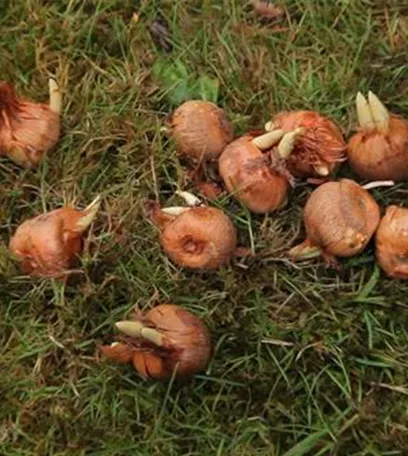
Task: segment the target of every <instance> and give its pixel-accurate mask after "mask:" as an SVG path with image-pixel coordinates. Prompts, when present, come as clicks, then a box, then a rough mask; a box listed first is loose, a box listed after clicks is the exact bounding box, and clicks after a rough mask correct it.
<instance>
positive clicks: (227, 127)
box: [170, 100, 233, 162]
mask: <svg viewBox="0 0 408 456" xmlns="http://www.w3.org/2000/svg"><path fill="white" fill-rule="evenodd" d="M170 126H171V134H172V136H173V138H174V141H175V143H176V148H177V151H178V152H179V154H180V155H182V156H184V157H187V158H189V159H190V160H192V161H195V162H201V161H206V160H209V159H213V158H217V157H218V156H219V155H220V154H221V152H222V151H223V150H224V148H225V146H226V145H227V144H229V143H230V142H231V141H232V139H233V130H232V126H231V124H230V123H229V121H228V119H227V116H226V114H225V112H224V110H223V109H221V108H219V107H218V106H216V105H215V104H214V103H211V102H209V101H202V100H190V101H186V102H185V103H183V104H182V105H181V106H179V107H178V108H177V109H176V110H175V111H174V113H173V114H172V116H171V119H170Z"/></svg>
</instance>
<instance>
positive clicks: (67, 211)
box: [9, 197, 100, 279]
mask: <svg viewBox="0 0 408 456" xmlns="http://www.w3.org/2000/svg"><path fill="white" fill-rule="evenodd" d="M99 206H100V198H99V197H97V198H95V200H94V201H93V202H92V203H91V204H90V205H89V206H88V207H87V208H85V209H84V210H76V209H74V208H72V207H70V206H67V207H63V208H61V209H55V210H53V211H50V212H47V213H46V214H42V215H38V216H37V217H34V218H32V219H29V220H26V221H25V222H23V223H22V224H21V225H20V226H19V227H18V228H17V230H16V232H15V233H14V235H13V237H12V238H11V240H10V245H9V249H10V252H11V253H12V254H13V255H14V256H15V257H16V259H17V260H18V262H19V265H20V268H21V270H22V271H23V272H24V273H25V274H28V275H32V276H35V277H49V278H57V279H63V278H64V277H66V276H67V275H68V274H69V269H70V268H71V267H72V265H73V263H74V261H75V258H76V257H77V255H79V254H80V252H81V250H82V237H83V235H84V233H85V231H86V230H87V229H88V228H89V226H90V225H91V223H92V222H93V221H94V219H95V217H96V215H97V212H98V210H99Z"/></svg>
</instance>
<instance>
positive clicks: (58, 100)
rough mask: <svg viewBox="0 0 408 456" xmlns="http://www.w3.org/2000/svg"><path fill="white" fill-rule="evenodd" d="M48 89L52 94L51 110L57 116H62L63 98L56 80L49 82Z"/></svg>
mask: <svg viewBox="0 0 408 456" xmlns="http://www.w3.org/2000/svg"><path fill="white" fill-rule="evenodd" d="M48 89H49V94H50V109H51V111H52V112H55V113H56V114H61V109H62V96H61V92H60V89H59V87H58V84H57V81H56V80H55V79H51V78H50V79H49V80H48Z"/></svg>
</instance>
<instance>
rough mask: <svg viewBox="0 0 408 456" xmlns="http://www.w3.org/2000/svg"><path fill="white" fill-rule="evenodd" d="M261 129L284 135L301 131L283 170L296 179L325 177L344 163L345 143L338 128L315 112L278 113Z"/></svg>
mask: <svg viewBox="0 0 408 456" xmlns="http://www.w3.org/2000/svg"><path fill="white" fill-rule="evenodd" d="M265 127H266V129H267V130H269V131H270V130H272V129H282V130H283V131H285V132H288V131H293V130H295V129H296V128H302V134H301V135H300V136H299V138H297V140H296V142H295V145H294V147H293V151H292V153H291V154H290V156H289V157H288V159H287V168H288V170H289V172H290V173H291V174H293V175H294V176H296V177H315V176H322V177H326V176H328V175H330V174H331V173H332V172H333V171H334V169H335V167H336V166H337V165H338V164H339V163H340V162H342V161H344V160H345V159H346V155H345V150H346V143H345V141H344V138H343V134H342V132H341V130H340V128H339V127H338V126H337V125H336V124H335V123H334V122H333V121H332V120H330V119H328V118H327V117H324V116H322V115H321V114H319V113H317V112H314V111H289V112H281V113H279V114H277V115H276V116H275V117H274V118H273V119H272V121H271V122H268V123H267V124H266V126H265Z"/></svg>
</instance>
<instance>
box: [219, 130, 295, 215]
mask: <svg viewBox="0 0 408 456" xmlns="http://www.w3.org/2000/svg"><path fill="white" fill-rule="evenodd" d="M301 134H302V130H301V129H296V130H294V131H292V132H289V133H286V134H285V132H284V131H283V130H274V131H272V132H269V133H266V134H263V135H261V136H256V137H253V136H250V135H246V136H243V137H241V138H239V139H237V140H235V141H233V142H232V143H231V144H229V145H228V146H227V147H226V148H225V150H224V152H223V153H222V154H221V157H220V160H219V172H220V175H221V177H222V179H223V181H224V184H225V187H226V188H227V190H228V191H229V192H230V193H231V194H232V195H233V196H234V198H236V199H237V200H238V201H240V202H241V203H243V204H244V205H245V206H246V207H248V209H249V210H250V211H251V212H254V213H257V214H262V213H266V212H273V211H275V210H277V209H279V208H281V207H282V206H284V204H285V203H286V199H287V193H288V188H289V185H290V183H292V181H293V178H292V176H291V175H290V173H289V172H288V171H287V169H286V161H287V159H288V157H289V156H290V154H291V152H292V149H293V147H294V144H295V142H296V140H297V137H298V136H299V135H301Z"/></svg>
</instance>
